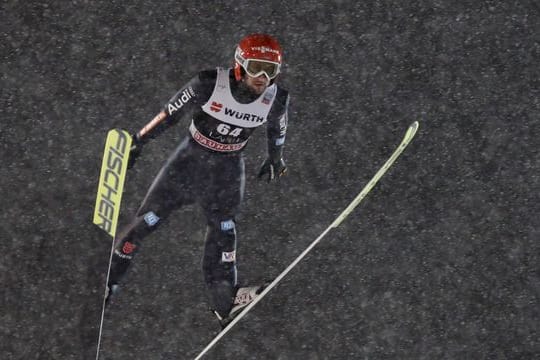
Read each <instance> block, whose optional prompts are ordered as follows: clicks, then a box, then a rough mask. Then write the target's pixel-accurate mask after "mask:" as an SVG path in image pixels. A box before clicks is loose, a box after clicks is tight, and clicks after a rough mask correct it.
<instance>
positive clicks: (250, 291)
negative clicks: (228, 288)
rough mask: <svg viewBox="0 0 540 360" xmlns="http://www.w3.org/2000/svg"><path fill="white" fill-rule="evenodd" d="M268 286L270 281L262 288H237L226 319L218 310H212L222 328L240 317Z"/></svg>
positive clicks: (261, 286)
mask: <svg viewBox="0 0 540 360" xmlns="http://www.w3.org/2000/svg"><path fill="white" fill-rule="evenodd" d="M268 285H270V282H269V281H268V282H265V283H264V284H263V285H260V286H251V287H237V288H236V294H235V296H234V301H233V304H232V307H231V310H230V311H229V314H228V315H227V316H226V317H223V316H221V315H220V314H219V313H218V312H217V311H216V310H212V312H213V313H214V314H215V315H216V317H217V318H218V321H219V324H220V325H221V328H222V329H224V328H225V327H226V326H227V325H228V324H229V323H230V322H231V321H233V319H234V318H235V317H236V316H238V314H240V312H242V310H243V309H244V308H245V307H246V306H248V305H249V304H250V303H251V302H253V300H255V298H256V297H257V296H259V294H260V293H262V292H263V290H264V289H265V288H266V287H267V286H268Z"/></svg>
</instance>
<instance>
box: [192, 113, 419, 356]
mask: <svg viewBox="0 0 540 360" xmlns="http://www.w3.org/2000/svg"><path fill="white" fill-rule="evenodd" d="M418 126H419V124H418V121H415V122H414V123H412V124H411V125H410V126H409V128H408V129H407V132H406V133H405V136H404V137H403V140H402V141H401V143H400V144H399V146H398V147H397V148H396V150H394V152H393V153H392V155H391V156H390V158H388V160H387V161H386V162H385V163H384V165H383V166H382V167H381V168H380V169H379V171H377V173H375V175H374V176H373V178H371V180H370V181H369V182H368V183H367V185H366V186H365V187H364V188H363V189H362V191H360V193H359V194H358V195H357V196H356V197H355V198H354V200H353V201H352V202H351V203H350V204H349V205H348V206H347V207H346V208H345V210H343V212H342V213H341V214H340V215H339V216H338V217H337V218H336V219H335V220H334V221H333V222H332V224H330V226H328V228H326V230H325V231H324V232H323V233H322V234H321V235H319V237H318V238H317V239H315V240H314V241H313V242H312V243H311V244H310V245H309V246H308V247H307V248H306V250H304V252H302V253H301V254H300V255H299V256H298V257H297V258H296V259H295V260H294V261H293V262H292V263H291V264H290V265H289V266H288V267H287V268H286V269H285V270H283V272H282V273H281V274H279V275H278V277H276V278H275V279H274V280H273V281H272V282H271V283H270V285H268V286H267V287H266V288H265V289H264V290H263V292H261V293H260V294H259V296H257V297H256V298H255V299H254V300H253V301H252V302H251V303H250V304H249V305H248V306H246V307H245V308H244V309H243V310H242V311H241V312H240V313H239V314H238V316H236V317H235V318H234V319H233V320H232V321H231V322H230V323H229V324H228V325H227V326H226V327H225V328H224V329H223V330H221V331H220V332H219V333H218V334H217V335H216V336H215V337H214V339H213V340H212V341H211V342H210V343H209V344H208V345H207V346H206V348H204V349H203V350H202V351H201V352H200V353H199V355H197V357H196V358H195V360H199V359H201V358H202V357H203V356H204V355H205V354H206V353H207V352H208V351H209V350H210V349H211V348H212V347H214V345H215V344H217V343H218V341H219V340H220V339H221V338H222V337H223V336H225V334H227V333H228V332H229V331H230V330H231V329H232V328H233V327H234V325H236V323H238V321H240V319H242V318H243V317H244V316H245V315H246V314H247V313H248V312H249V311H250V310H251V309H252V308H253V307H254V306H255V305H256V304H257V303H258V302H259V301H261V300H262V298H264V297H265V296H266V294H268V292H270V290H272V288H273V287H274V286H276V285H277V284H278V283H279V282H280V281H281V280H282V279H283V278H284V277H285V276H286V275H287V274H288V273H289V272H290V271H291V270H292V269H293V268H294V267H295V266H296V265H297V264H298V263H299V262H300V261H301V260H302V259H303V258H304V257H305V256H306V255H307V254H308V253H309V252H310V251H311V250H312V249H313V248H314V247H315V245H317V244H318V243H319V242H320V241H321V240H322V238H324V236H325V235H326V234H327V233H328V232H329V231H330V230H331V229H334V228H337V227H338V226H339V225H340V224H341V223H342V222H343V220H345V219H346V218H347V216H349V214H350V213H351V212H352V211H353V210H354V209H355V208H356V207H357V206H358V204H360V202H361V201H362V200H363V199H364V198H365V197H366V195H367V194H368V193H369V192H370V191H371V189H373V187H374V186H375V185H376V184H377V182H378V181H379V180H380V179H381V178H382V177H383V175H384V174H385V173H386V172H387V171H388V169H389V168H390V167H391V166H392V164H393V163H394V161H396V159H397V158H398V157H399V156H400V155H401V153H403V151H404V150H405V148H406V147H407V145H409V143H410V142H411V140H412V139H413V138H414V135H415V134H416V131H417V130H418Z"/></svg>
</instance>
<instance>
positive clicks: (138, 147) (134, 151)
mask: <svg viewBox="0 0 540 360" xmlns="http://www.w3.org/2000/svg"><path fill="white" fill-rule="evenodd" d="M131 139H132V141H131V149H130V151H129V159H128V166H127V168H128V169H131V168H132V167H133V165H135V161H137V158H138V157H139V156H140V155H141V152H142V148H143V143H142V141H141V139H140V138H139V136H138V135H137V134H133V135H132V136H131Z"/></svg>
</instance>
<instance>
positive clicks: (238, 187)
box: [109, 69, 289, 316]
mask: <svg viewBox="0 0 540 360" xmlns="http://www.w3.org/2000/svg"><path fill="white" fill-rule="evenodd" d="M227 83H228V84H227ZM231 99H232V100H231ZM210 100H211V101H210ZM288 102H289V96H288V92H287V91H286V90H284V89H282V88H280V87H278V86H277V85H276V84H273V85H271V86H270V87H269V88H267V90H266V91H265V92H264V93H263V94H262V95H256V94H253V93H252V92H250V91H249V90H248V89H247V87H246V86H245V84H243V83H242V82H238V81H236V80H235V78H234V74H233V71H232V70H231V69H217V70H210V71H202V72H200V73H199V74H198V75H197V76H196V77H194V78H193V79H192V80H191V81H190V82H189V83H188V84H187V85H186V86H184V87H183V88H182V89H181V90H180V91H178V92H177V93H176V95H175V96H174V97H173V98H172V99H171V100H169V102H168V103H167V104H165V106H164V108H163V110H162V112H161V113H160V114H159V115H158V116H156V118H155V119H154V120H153V121H152V122H151V123H149V124H148V125H147V126H145V127H144V128H143V129H141V131H139V133H138V136H137V138H138V139H139V141H147V140H148V139H149V138H152V137H155V135H157V134H159V133H160V132H162V131H163V130H164V129H166V128H168V127H170V125H172V124H174V123H176V122H177V121H178V120H179V119H180V118H182V117H184V115H192V123H191V125H190V129H189V130H190V135H189V136H187V137H186V138H185V139H184V140H183V141H181V143H180V144H179V145H178V147H177V148H176V149H175V150H174V152H173V153H172V154H171V155H170V156H169V158H168V160H167V161H166V163H165V164H164V166H163V167H162V168H161V170H160V171H159V173H158V175H157V176H156V178H155V179H154V181H153V183H152V185H151V186H150V188H149V190H148V192H147V194H146V196H145V198H144V200H143V202H142V204H141V206H140V207H139V209H138V211H137V212H136V214H135V216H134V218H133V220H132V221H131V223H130V224H129V225H127V226H126V227H124V228H123V229H122V230H121V231H120V232H119V236H118V237H117V242H116V245H115V250H114V254H113V261H112V265H111V271H110V275H109V286H111V285H113V284H117V283H118V282H119V281H120V279H121V277H122V275H123V274H124V273H125V272H126V270H127V268H128V266H129V264H130V262H131V260H132V259H133V256H134V254H135V253H136V252H137V250H138V248H139V246H140V243H141V240H142V239H143V238H144V237H145V236H146V235H147V234H149V233H150V232H151V231H153V230H154V229H155V228H156V227H157V225H158V223H161V222H163V221H164V220H165V219H166V218H167V217H168V216H169V215H170V214H171V212H172V211H173V210H175V209H178V208H180V207H181V206H183V205H187V204H191V203H194V202H197V203H199V204H200V205H201V207H202V209H203V211H204V214H205V216H206V219H207V232H206V240H205V248H204V256H203V273H204V280H205V283H206V284H207V286H208V288H209V290H210V296H211V300H212V302H213V306H214V307H215V309H216V310H217V311H218V312H219V313H220V314H222V315H223V316H226V314H227V313H228V311H229V309H230V307H231V305H232V298H233V296H234V291H235V290H234V289H235V286H236V285H237V284H236V282H237V280H236V229H235V216H236V214H237V212H238V210H239V206H240V204H241V202H242V198H243V193H244V181H245V180H244V179H245V176H244V159H243V154H242V152H243V149H244V147H245V145H246V143H247V140H248V139H249V137H250V136H251V134H252V133H253V131H254V130H255V129H256V128H257V127H258V126H260V125H262V124H263V123H264V122H266V123H267V127H266V129H267V139H268V160H267V162H268V163H270V164H279V163H280V161H281V158H282V151H283V145H284V141H285V133H286V129H287V108H288ZM251 112H253V113H251Z"/></svg>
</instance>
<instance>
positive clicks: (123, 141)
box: [93, 129, 132, 360]
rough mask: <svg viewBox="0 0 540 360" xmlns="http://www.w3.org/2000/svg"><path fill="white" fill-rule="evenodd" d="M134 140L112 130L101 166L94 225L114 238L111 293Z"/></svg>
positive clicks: (116, 130)
mask: <svg viewBox="0 0 540 360" xmlns="http://www.w3.org/2000/svg"><path fill="white" fill-rule="evenodd" d="M131 141H132V140H131V135H130V134H129V133H128V132H127V131H125V130H119V129H112V130H110V131H109V132H108V133H107V141H106V142H105V151H104V153H103V161H102V164H101V173H100V176H99V186H98V192H97V197H96V206H95V210H94V221H93V222H94V224H96V225H97V226H98V227H99V228H100V229H103V230H104V231H105V232H106V233H107V234H109V235H110V236H111V237H112V244H111V252H110V255H109V269H108V270H107V279H106V282H105V291H107V282H108V281H109V271H110V267H111V260H112V254H113V249H114V241H115V236H116V227H117V225H118V216H119V214H120V202H121V200H122V191H123V189H124V181H125V179H126V173H127V164H128V159H129V152H130V149H131ZM105 298H106V292H105V294H104V296H103V304H102V308H101V320H100V324H99V335H98V343H97V351H96V360H98V359H99V348H100V346H101V333H102V328H103V318H104V315H105Z"/></svg>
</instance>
